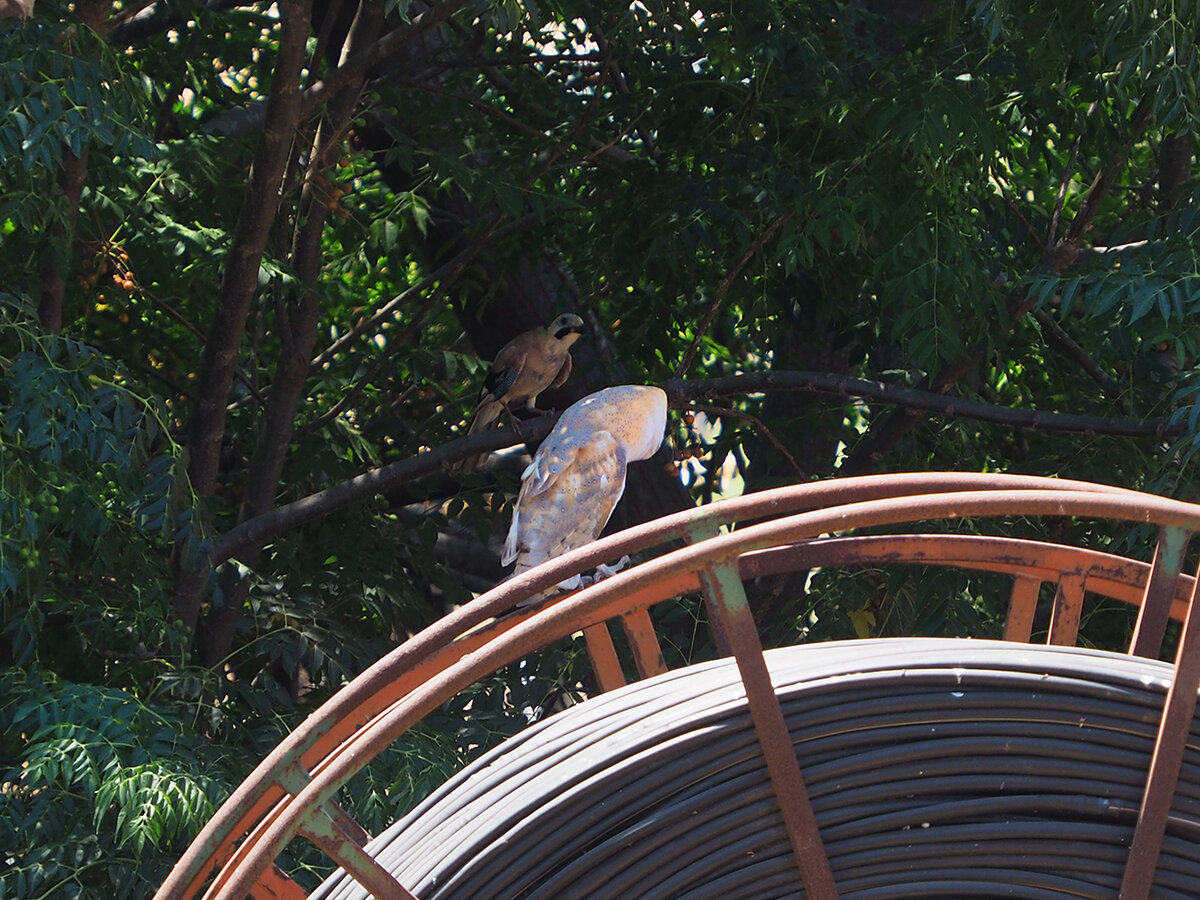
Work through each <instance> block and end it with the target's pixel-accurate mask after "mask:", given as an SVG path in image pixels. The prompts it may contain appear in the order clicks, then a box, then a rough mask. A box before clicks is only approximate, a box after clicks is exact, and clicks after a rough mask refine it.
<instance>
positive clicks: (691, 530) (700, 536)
mask: <svg viewBox="0 0 1200 900" xmlns="http://www.w3.org/2000/svg"><path fill="white" fill-rule="evenodd" d="M720 533H721V528H720V525H718V524H717V522H716V521H713V520H708V519H702V520H701V521H700V522H693V523H692V524H691V525H689V526H688V529H687V541H688V543H691V544H695V543H698V542H699V541H703V540H706V539H708V538H711V537H716V536H717V535H719V534H720ZM700 587H701V590H702V591H703V592H704V608H705V610H706V611H707V612H708V627H709V628H710V629H711V630H712V635H713V646H714V647H716V650H717V655H718V656H732V655H733V650H732V649H731V648H730V646H729V637H728V635H726V634H725V623H724V622H723V621H722V618H721V614H720V611H719V610H718V608H717V602H716V599H715V598H714V596H713V590H712V588H711V586H710V584H709V582H707V581H706V580H705V579H704V578H703V577H701V578H700Z"/></svg>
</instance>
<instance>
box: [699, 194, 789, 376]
mask: <svg viewBox="0 0 1200 900" xmlns="http://www.w3.org/2000/svg"><path fill="white" fill-rule="evenodd" d="M794 215H795V210H794V209H788V210H785V211H784V212H782V213H780V214H779V215H778V216H776V217H775V218H774V219H773V220H772V221H771V222H770V223H769V224H768V225H767V227H766V228H764V229H763V230H762V232H761V233H760V234H759V235H758V237H756V238H755V239H754V242H753V243H751V244H750V246H749V247H747V248H746V252H745V253H743V254H742V258H741V259H739V260H738V261H737V262H736V263H735V264H734V266H733V268H732V269H730V270H729V272H728V273H727V274H726V275H725V280H724V281H722V282H721V285H720V287H718V288H717V291H716V293H715V294H713V298H712V302H710V303H709V304H708V309H707V310H705V312H704V318H703V319H701V320H700V324H699V325H697V326H696V336H695V337H694V338H693V339H692V345H691V346H690V347H688V349H687V352H686V353H684V354H683V359H682V360H680V362H679V365H678V366H677V367H676V369H675V375H676V377H678V378H682V377H683V375H684V374H685V373H686V372H687V370H688V369H689V368H691V365H692V360H693V359H695V357H696V351H698V350H699V349H700V342H701V341H702V340H704V335H705V334H707V333H708V329H709V328H710V327H711V326H712V323H713V319H715V318H716V317H717V313H718V312H719V311H720V309H721V304H722V303H724V302H725V295H726V294H728V293H729V289H730V288H731V287H733V283H734V281H736V280H737V278H738V276H740V275H741V274H742V269H744V268H746V265H747V263H749V262H750V260H752V259H753V258H754V257H755V256H757V255H758V253H759V251H761V250H762V248H763V247H764V246H765V245H766V243H767V241H769V240H770V239H771V238H772V237H774V236H775V232H777V231H778V230H779V229H780V228H782V227H783V226H784V225H785V224H787V222H788V221H789V220H790V219H791V218H792V216H794Z"/></svg>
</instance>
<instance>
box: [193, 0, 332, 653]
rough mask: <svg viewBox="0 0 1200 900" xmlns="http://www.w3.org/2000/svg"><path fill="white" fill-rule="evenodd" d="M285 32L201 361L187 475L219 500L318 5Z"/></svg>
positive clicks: (296, 14)
mask: <svg viewBox="0 0 1200 900" xmlns="http://www.w3.org/2000/svg"><path fill="white" fill-rule="evenodd" d="M280 7H281V8H280V13H281V15H280V18H281V21H282V32H281V34H280V39H279V57H278V59H277V62H276V66H275V78H274V83H273V88H272V92H271V96H270V99H269V100H268V101H267V119H266V128H265V129H264V131H263V136H262V140H261V141H260V142H259V146H258V151H257V153H256V154H255V158H254V166H253V169H252V170H251V173H250V183H249V186H248V187H247V189H246V192H245V195H244V197H243V199H242V207H241V210H240V212H239V214H238V221H237V225H236V228H235V231H234V234H233V241H232V249H231V250H230V253H229V260H228V263H227V264H226V267H225V272H224V274H223V276H222V278H221V286H220V289H219V291H218V294H217V307H216V310H215V311H214V313H213V318H212V322H211V324H210V326H209V330H208V337H207V339H206V340H205V342H204V350H203V354H202V356H201V359H200V369H199V377H198V378H197V390H196V393H195V398H196V401H195V407H194V409H193V412H192V418H191V423H190V428H189V431H188V442H187V445H188V456H189V459H188V474H189V476H190V477H191V481H192V485H193V487H194V488H195V490H196V492H197V493H198V494H200V495H201V496H206V495H210V494H213V493H215V491H216V489H217V482H218V470H219V465H220V457H221V445H222V442H223V441H224V438H225V417H226V405H227V403H228V400H229V390H230V388H231V386H232V384H233V376H234V372H235V370H236V368H237V358H238V352H239V350H240V349H241V345H242V338H243V336H244V335H245V331H246V318H247V316H248V315H249V312H250V305H251V302H252V300H253V298H254V295H255V293H256V292H257V290H258V272H259V266H260V264H261V262H262V257H263V253H264V251H265V249H266V245H267V240H268V238H269V236H270V233H271V226H272V225H273V224H274V222H275V215H276V212H277V210H278V206H279V187H280V185H281V184H282V183H283V177H284V173H285V172H286V171H287V165H288V160H289V158H290V155H291V149H292V142H293V139H294V137H295V131H296V124H297V121H298V119H299V111H300V70H301V67H302V66H303V65H304V62H305V53H304V51H305V46H306V43H307V40H308V32H309V16H310V13H311V3H310V2H307V0H291V2H284V3H281V5H280ZM206 577H207V576H206V574H205V573H204V572H203V571H194V572H185V573H183V576H182V578H181V579H180V584H179V585H178V587H177V589H176V595H175V599H174V606H175V612H176V614H177V615H178V616H179V618H180V619H181V620H182V621H183V623H184V625H185V627H186V628H187V629H188V630H189V631H190V630H193V629H194V628H195V626H196V622H197V620H198V617H199V612H200V596H201V591H202V588H203V583H204V580H205V579H206Z"/></svg>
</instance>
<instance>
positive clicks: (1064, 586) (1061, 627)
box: [1046, 572, 1087, 647]
mask: <svg viewBox="0 0 1200 900" xmlns="http://www.w3.org/2000/svg"><path fill="white" fill-rule="evenodd" d="M1086 580H1087V576H1086V575H1081V574H1080V573H1079V572H1064V573H1063V574H1062V575H1060V576H1059V578H1058V590H1057V591H1056V592H1055V594H1054V609H1053V610H1052V611H1051V613H1050V636H1049V638H1048V639H1047V641H1046V643H1048V644H1060V645H1062V646H1065V647H1072V646H1074V645H1075V639H1076V638H1077V637H1079V617H1080V614H1081V613H1082V612H1083V586H1084V582H1085V581H1086Z"/></svg>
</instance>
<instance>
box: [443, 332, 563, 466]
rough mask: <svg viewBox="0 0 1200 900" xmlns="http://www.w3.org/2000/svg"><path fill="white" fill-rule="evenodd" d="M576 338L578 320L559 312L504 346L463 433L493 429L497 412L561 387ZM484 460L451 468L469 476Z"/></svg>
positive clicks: (479, 458)
mask: <svg viewBox="0 0 1200 900" xmlns="http://www.w3.org/2000/svg"><path fill="white" fill-rule="evenodd" d="M582 335H583V319H581V318H579V316H577V315H574V314H573V313H563V315H561V316H559V317H558V318H557V319H555V320H554V321H553V322H551V323H550V324H549V325H547V326H546V327H545V328H534V329H533V330H531V331H526V332H525V333H524V334H519V335H517V336H516V337H515V338H513V339H512V340H511V341H509V342H508V343H507V344H505V345H504V346H503V347H502V348H501V349H500V352H499V353H497V354H496V359H495V360H494V361H493V362H492V366H491V369H490V370H489V371H488V374H487V377H486V378H485V379H484V381H483V388H482V389H481V390H480V391H479V403H478V405H476V407H475V412H474V413H473V414H472V416H471V424H470V427H468V429H467V434H468V435H472V434H476V433H478V432H480V431H483V430H484V429H487V428H491V427H493V426H494V425H495V424H496V423H497V420H498V419H499V418H500V414H501V413H503V412H508V413H510V414H511V413H512V411H513V410H514V409H518V408H520V407H524V408H525V409H533V408H534V404H535V403H537V398H538V394H540V393H541V392H542V391H544V390H547V389H549V388H556V387H559V386H560V385H562V384H563V383H564V382H565V381H566V380H567V378H568V377H569V376H570V374H571V345H572V344H574V343H575V342H576V341H577V340H579V338H580V337H581V336H582ZM514 424H515V423H514ZM486 455H487V454H485V453H479V454H476V455H474V456H469V457H467V458H466V459H463V460H462V461H461V462H460V463H459V464H458V465H457V466H454V467H452V468H454V469H455V470H457V471H460V472H470V471H472V470H473V469H475V468H476V467H477V466H478V465H479V463H480V462H481V461H482V460H483V458H484V457H485V456H486Z"/></svg>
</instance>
